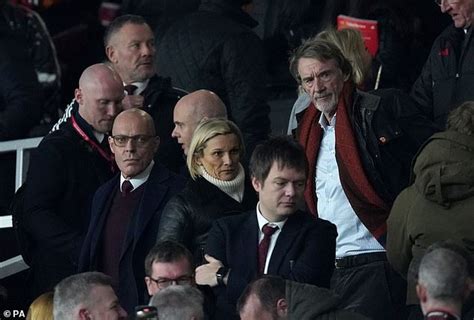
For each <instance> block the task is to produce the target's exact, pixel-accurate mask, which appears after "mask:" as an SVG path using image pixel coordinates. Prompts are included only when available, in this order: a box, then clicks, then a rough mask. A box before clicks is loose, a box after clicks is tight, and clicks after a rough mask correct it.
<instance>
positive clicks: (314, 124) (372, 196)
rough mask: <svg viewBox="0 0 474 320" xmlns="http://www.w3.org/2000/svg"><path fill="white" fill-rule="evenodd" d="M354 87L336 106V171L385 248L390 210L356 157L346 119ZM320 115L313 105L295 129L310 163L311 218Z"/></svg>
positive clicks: (307, 193) (314, 204) (359, 213)
mask: <svg viewBox="0 0 474 320" xmlns="http://www.w3.org/2000/svg"><path fill="white" fill-rule="evenodd" d="M352 94H353V87H352V86H351V85H349V84H348V83H346V84H345V85H344V88H343V89H342V93H341V96H340V98H339V102H338V105H337V121H336V161H337V166H338V168H339V177H340V179H341V184H342V188H343V189H344V193H345V194H346V196H347V198H348V199H349V203H350V204H351V206H352V208H353V209H354V211H355V213H356V214H357V216H358V217H359V219H360V220H361V221H362V223H363V224H364V225H365V226H366V227H367V229H368V230H369V231H370V232H371V233H372V235H373V236H374V237H375V238H376V239H377V240H378V241H379V242H380V243H381V244H382V245H384V243H385V239H384V236H385V234H386V230H387V226H386V220H387V218H388V214H389V211H390V208H389V206H388V205H387V204H386V203H384V201H383V200H382V199H381V198H380V196H379V195H378V194H377V192H376V190H375V189H374V188H373V187H372V185H371V183H370V181H369V179H368V178H367V176H366V173H365V172H364V167H363V165H362V161H361V159H360V155H359V148H358V143H357V140H356V137H355V134H354V130H353V128H352V124H351V121H350V117H349V111H350V110H349V108H350V106H352ZM320 117H321V112H320V111H319V110H317V109H316V107H315V106H314V104H313V103H311V105H310V106H309V107H308V108H307V109H306V110H305V111H304V114H303V117H302V120H301V122H300V125H299V126H298V131H297V135H298V141H299V142H300V143H301V145H302V146H303V147H304V148H305V152H306V156H307V157H308V162H309V174H308V180H307V186H306V190H305V199H306V204H307V205H308V208H309V210H310V211H311V213H312V214H313V215H316V216H317V214H318V213H317V198H316V185H315V175H316V161H317V159H318V153H319V146H320V143H321V138H322V136H323V133H322V128H321V126H320V124H319V118H320Z"/></svg>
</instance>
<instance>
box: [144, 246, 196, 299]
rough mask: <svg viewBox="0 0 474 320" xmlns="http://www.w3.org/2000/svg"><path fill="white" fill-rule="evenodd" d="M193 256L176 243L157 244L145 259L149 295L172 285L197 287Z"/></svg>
mask: <svg viewBox="0 0 474 320" xmlns="http://www.w3.org/2000/svg"><path fill="white" fill-rule="evenodd" d="M193 266H194V264H193V256H192V254H191V252H189V250H188V249H187V248H186V247H184V246H183V245H182V244H180V243H178V242H175V241H169V240H166V241H161V242H159V243H157V244H156V245H155V246H154V247H153V248H152V249H151V250H150V252H149V253H148V255H147V256H146V258H145V274H146V276H145V283H146V286H147V290H148V294H149V295H150V296H153V295H155V294H156V293H157V292H158V291H160V290H162V289H164V288H167V287H169V286H171V285H195V282H194V267H193Z"/></svg>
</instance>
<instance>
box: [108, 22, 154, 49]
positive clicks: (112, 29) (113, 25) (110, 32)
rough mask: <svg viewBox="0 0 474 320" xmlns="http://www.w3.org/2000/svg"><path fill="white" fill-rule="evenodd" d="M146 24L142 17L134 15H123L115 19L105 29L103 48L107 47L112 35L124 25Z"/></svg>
mask: <svg viewBox="0 0 474 320" xmlns="http://www.w3.org/2000/svg"><path fill="white" fill-rule="evenodd" d="M129 23H130V24H139V25H142V24H146V25H148V24H147V22H146V20H145V19H144V18H143V17H142V16H138V15H135V14H124V15H122V16H118V17H117V18H115V19H114V20H113V21H112V22H111V23H110V24H109V26H108V27H107V29H105V33H104V47H107V46H108V45H109V44H110V39H111V38H112V36H113V35H114V34H116V33H117V32H118V31H119V30H120V29H122V27H123V26H124V25H126V24H129Z"/></svg>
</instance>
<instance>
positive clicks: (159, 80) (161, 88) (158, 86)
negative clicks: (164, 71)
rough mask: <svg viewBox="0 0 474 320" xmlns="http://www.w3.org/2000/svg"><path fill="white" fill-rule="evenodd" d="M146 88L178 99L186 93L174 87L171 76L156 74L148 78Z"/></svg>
mask: <svg viewBox="0 0 474 320" xmlns="http://www.w3.org/2000/svg"><path fill="white" fill-rule="evenodd" d="M148 88H149V90H150V91H158V92H160V93H161V94H164V95H167V96H170V97H175V98H176V99H180V98H181V97H183V96H185V95H187V94H188V92H187V91H186V90H184V89H181V88H177V87H174V86H173V83H172V81H171V78H169V77H166V78H164V77H160V76H158V75H156V74H155V75H154V76H153V77H151V78H150V82H149V83H148V87H147V89H148Z"/></svg>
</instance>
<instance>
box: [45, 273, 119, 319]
mask: <svg viewBox="0 0 474 320" xmlns="http://www.w3.org/2000/svg"><path fill="white" fill-rule="evenodd" d="M96 286H112V280H111V278H110V277H109V276H107V275H105V274H103V273H101V272H84V273H79V274H75V275H72V276H70V277H67V278H65V279H63V280H62V281H61V282H60V283H58V284H57V285H56V287H55V288H54V302H53V314H54V320H73V319H74V316H75V315H74V313H73V310H74V309H76V308H77V307H78V306H79V305H81V304H83V305H85V306H90V305H91V304H93V303H94V301H91V297H90V293H91V291H92V289H94V288H95V287H96Z"/></svg>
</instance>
